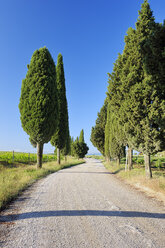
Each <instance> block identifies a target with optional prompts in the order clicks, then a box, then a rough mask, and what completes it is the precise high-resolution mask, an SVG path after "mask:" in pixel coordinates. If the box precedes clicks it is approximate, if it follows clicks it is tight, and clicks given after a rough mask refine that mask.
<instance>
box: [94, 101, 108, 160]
mask: <svg viewBox="0 0 165 248" xmlns="http://www.w3.org/2000/svg"><path fill="white" fill-rule="evenodd" d="M107 104H108V103H107V99H106V100H105V102H104V105H103V107H102V108H101V110H100V112H99V113H98V114H97V116H98V117H97V119H96V125H95V126H94V127H92V130H91V138H90V140H91V142H92V144H93V145H94V146H95V147H97V149H98V150H99V151H100V152H101V154H103V155H104V143H105V125H106V119H107Z"/></svg>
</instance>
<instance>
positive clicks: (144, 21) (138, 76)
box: [121, 0, 164, 178]
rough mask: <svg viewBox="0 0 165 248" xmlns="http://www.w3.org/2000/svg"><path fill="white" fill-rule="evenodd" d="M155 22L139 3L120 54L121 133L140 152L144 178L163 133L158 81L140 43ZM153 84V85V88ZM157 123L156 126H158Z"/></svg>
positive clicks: (150, 33) (146, 6) (150, 13)
mask: <svg viewBox="0 0 165 248" xmlns="http://www.w3.org/2000/svg"><path fill="white" fill-rule="evenodd" d="M155 27H156V24H155V21H154V17H153V15H152V11H151V9H150V6H149V4H148V2H147V1H146V0H145V1H144V3H143V4H142V8H141V11H140V12H139V18H138V20H137V23H136V30H135V32H134V34H133V32H132V36H130V35H128V37H127V39H126V46H125V49H124V52H123V56H124V58H125V61H126V63H125V65H126V66H127V67H123V71H124V72H125V73H123V78H122V80H123V82H124V84H123V88H126V89H127V91H126V90H125V91H124V98H125V100H124V101H123V104H122V108H121V111H123V114H125V115H126V116H127V122H126V124H125V132H126V134H127V138H128V141H129V144H131V146H132V147H134V148H135V149H136V150H138V151H141V152H143V154H144V157H145V170H146V176H147V177H149V178H151V177H152V172H151V166H150V155H151V154H153V153H156V152H158V151H159V150H161V147H162V142H164V134H163V132H161V128H160V126H159V123H160V122H161V120H162V116H161V113H162V110H163V106H161V107H160V105H161V104H160V105H159V103H160V99H161V98H160V92H159V91H158V90H157V89H158V87H157V86H158V85H159V82H158V81H157V82H154V80H153V78H152V77H151V75H149V74H148V72H147V70H146V68H145V64H144V54H143V51H142V48H141V46H142V44H144V43H145V42H146V41H147V40H148V39H149V38H150V37H151V36H153V34H154V31H155ZM155 85H157V86H156V87H155ZM158 120H159V121H158ZM158 122H159V123H158Z"/></svg>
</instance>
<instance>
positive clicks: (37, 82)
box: [19, 47, 58, 168]
mask: <svg viewBox="0 0 165 248" xmlns="http://www.w3.org/2000/svg"><path fill="white" fill-rule="evenodd" d="M19 110H20V114H21V117H20V118H21V122H22V127H23V129H24V131H25V132H26V133H27V134H28V135H29V136H30V139H31V140H33V141H34V142H35V143H37V168H41V167H42V154H43V145H44V143H47V142H49V141H50V139H51V136H52V135H53V133H54V131H55V129H56V127H57V120H58V102H57V85H56V69H55V64H54V61H53V59H52V57H51V55H50V53H49V51H48V49H47V48H46V47H44V48H40V49H39V50H36V51H35V52H34V53H33V56H32V58H31V61H30V64H29V65H28V71H27V74H26V78H25V79H24V80H23V81H22V88H21V97H20V103H19Z"/></svg>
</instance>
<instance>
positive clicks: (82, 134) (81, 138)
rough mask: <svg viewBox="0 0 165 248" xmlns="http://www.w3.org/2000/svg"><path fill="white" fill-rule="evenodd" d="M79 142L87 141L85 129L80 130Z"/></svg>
mask: <svg viewBox="0 0 165 248" xmlns="http://www.w3.org/2000/svg"><path fill="white" fill-rule="evenodd" d="M79 142H83V143H84V142H85V141H84V130H83V129H82V130H81V132H80V137H79Z"/></svg>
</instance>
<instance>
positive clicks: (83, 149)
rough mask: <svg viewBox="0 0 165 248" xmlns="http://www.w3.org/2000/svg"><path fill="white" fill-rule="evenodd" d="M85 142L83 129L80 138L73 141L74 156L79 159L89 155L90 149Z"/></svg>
mask: <svg viewBox="0 0 165 248" xmlns="http://www.w3.org/2000/svg"><path fill="white" fill-rule="evenodd" d="M83 140H84V131H83V129H82V130H81V132H80V137H79V138H78V137H77V138H76V140H75V141H74V140H72V155H73V156H76V157H78V158H84V157H85V155H86V154H87V152H88V150H89V148H88V146H87V144H86V143H85V141H84V142H83Z"/></svg>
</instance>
